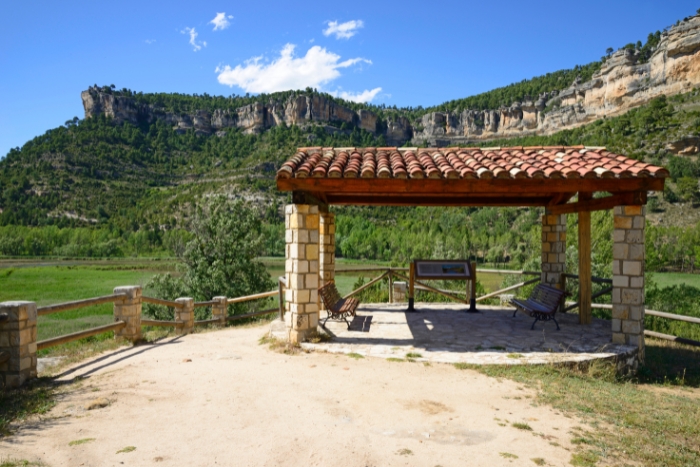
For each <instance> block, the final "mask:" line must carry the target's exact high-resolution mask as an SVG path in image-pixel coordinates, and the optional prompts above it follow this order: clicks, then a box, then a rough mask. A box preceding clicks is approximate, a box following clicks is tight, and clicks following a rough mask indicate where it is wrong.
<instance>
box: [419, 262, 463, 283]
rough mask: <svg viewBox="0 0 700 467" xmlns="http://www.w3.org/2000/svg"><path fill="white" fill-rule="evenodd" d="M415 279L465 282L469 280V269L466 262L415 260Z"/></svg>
mask: <svg viewBox="0 0 700 467" xmlns="http://www.w3.org/2000/svg"><path fill="white" fill-rule="evenodd" d="M415 263H416V266H415V267H416V278H417V279H438V280H450V279H455V280H467V279H471V277H472V273H471V267H470V265H469V262H467V261H436V260H416V262H415Z"/></svg>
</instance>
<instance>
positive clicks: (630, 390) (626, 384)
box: [455, 339, 700, 467]
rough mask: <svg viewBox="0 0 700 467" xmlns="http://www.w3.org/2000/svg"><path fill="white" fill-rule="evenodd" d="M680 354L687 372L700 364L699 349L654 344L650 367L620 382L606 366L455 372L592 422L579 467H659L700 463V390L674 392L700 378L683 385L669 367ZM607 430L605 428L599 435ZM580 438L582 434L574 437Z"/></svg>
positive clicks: (576, 457)
mask: <svg viewBox="0 0 700 467" xmlns="http://www.w3.org/2000/svg"><path fill="white" fill-rule="evenodd" d="M679 352H680V355H682V356H683V357H682V358H683V360H685V361H684V364H685V365H686V366H687V367H688V368H691V367H699V366H700V349H694V348H688V347H686V346H678V345H676V344H674V345H671V346H669V345H667V344H666V343H661V344H659V343H657V342H656V341H654V340H651V339H648V340H647V364H646V366H644V367H642V369H641V371H640V372H639V375H638V376H637V377H635V378H621V377H619V376H617V375H616V374H615V368H614V366H613V365H611V364H608V363H602V362H599V363H594V364H593V365H591V366H590V367H589V368H588V369H587V370H577V369H569V368H564V367H560V368H557V367H554V366H548V365H483V366H476V365H475V366H468V365H455V367H456V368H458V369H466V368H471V369H473V370H476V371H479V372H481V373H483V374H486V375H488V376H492V377H497V378H508V379H511V380H514V381H517V382H519V383H522V384H525V385H527V386H529V387H531V388H533V389H536V390H537V391H538V395H537V399H538V402H539V403H545V404H548V405H550V406H552V407H554V408H556V409H558V410H561V411H564V412H567V413H570V414H573V415H575V416H578V417H580V418H581V419H582V420H584V421H585V422H587V423H588V424H589V425H590V429H589V430H586V431H585V435H586V436H585V439H586V442H585V443H583V442H581V443H578V444H576V446H577V451H576V452H574V453H573V454H572V459H571V463H572V464H573V465H577V466H592V465H595V464H596V463H597V462H598V461H599V460H600V461H602V462H605V463H608V464H623V463H630V461H631V462H632V463H635V464H639V465H645V466H659V467H661V466H664V467H666V466H668V467H680V466H689V465H700V423H698V420H700V403H699V400H700V399H698V396H697V390H692V389H683V387H675V386H674V385H676V386H680V385H683V386H685V387H690V386H692V387H695V388H697V387H698V386H700V378H699V377H698V376H696V373H695V372H693V373H692V376H688V375H689V373H688V372H686V377H685V378H684V379H679V378H677V376H678V375H677V374H676V373H675V372H676V371H678V368H677V367H674V366H672V365H668V366H664V365H665V363H667V362H679V361H680V358H681V357H679V356H678V355H679ZM665 369H666V371H665ZM659 383H661V384H659ZM660 389H661V390H660ZM685 391H689V392H688V393H686V392H685ZM690 391H692V392H695V393H696V394H695V395H694V394H692V393H690ZM601 424H604V425H605V426H606V428H605V429H600V428H599V426H600V425H601ZM580 438H581V433H577V434H576V435H575V439H580Z"/></svg>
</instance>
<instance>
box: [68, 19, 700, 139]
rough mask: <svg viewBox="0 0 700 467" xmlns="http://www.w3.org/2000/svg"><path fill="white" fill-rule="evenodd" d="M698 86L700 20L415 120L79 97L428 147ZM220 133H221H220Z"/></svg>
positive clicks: (303, 102)
mask: <svg viewBox="0 0 700 467" xmlns="http://www.w3.org/2000/svg"><path fill="white" fill-rule="evenodd" d="M698 84H700V15H698V16H693V17H691V18H688V19H687V20H684V21H682V22H680V23H679V24H677V25H675V26H673V27H671V28H670V29H669V30H668V31H666V32H664V33H663V34H662V36H661V41H660V42H659V45H658V47H657V48H656V50H655V51H654V53H653V55H652V56H651V58H650V59H649V60H648V61H647V62H645V63H638V56H637V55H636V53H635V52H634V51H631V50H627V49H621V50H619V51H617V52H615V53H614V54H613V55H612V56H611V57H609V58H608V59H607V60H606V61H605V63H604V64H603V65H602V67H601V69H600V70H599V71H598V72H596V74H594V75H593V77H592V78H591V79H590V80H589V81H585V82H578V80H577V82H574V83H573V84H572V85H571V86H570V87H568V88H566V89H564V90H562V91H561V92H558V93H557V92H556V91H553V92H550V93H544V94H542V95H541V96H538V98H537V99H534V98H533V99H530V100H525V101H523V102H513V103H512V104H511V105H510V106H509V107H503V108H500V109H498V110H463V111H461V112H458V113H452V112H431V113H428V114H426V115H424V116H423V117H421V118H420V119H418V120H417V121H413V122H411V121H409V119H407V118H406V117H403V116H390V117H388V118H387V120H386V121H380V118H379V116H378V115H377V114H376V113H374V112H372V111H370V110H359V111H355V110H353V109H350V108H349V107H346V106H343V105H342V104H339V103H338V102H336V101H334V100H332V99H328V98H326V97H324V96H323V95H318V94H314V95H305V94H297V95H293V96H291V97H289V98H288V99H287V100H286V101H284V102H278V101H274V100H270V101H269V102H268V103H262V102H258V103H254V104H250V105H247V106H244V107H240V108H237V109H234V110H220V109H219V110H214V111H212V112H209V111H205V110H200V111H196V112H193V113H190V114H179V113H172V112H166V111H164V110H163V109H159V108H157V107H154V106H151V105H145V104H138V103H136V102H135V100H134V99H133V98H131V97H127V96H119V95H114V94H110V93H105V92H103V91H101V90H100V88H97V87H90V88H89V89H88V90H87V91H83V92H82V94H81V97H82V100H83V107H84V108H85V117H86V118H87V117H93V116H96V115H99V114H104V115H106V116H108V117H112V118H113V119H115V120H116V121H129V122H132V123H137V122H139V121H144V120H145V121H153V120H154V119H163V120H165V121H166V122H167V123H168V124H171V125H172V126H173V127H174V128H175V129H176V130H182V131H185V130H188V129H194V130H195V132H196V133H197V134H201V135H209V134H214V133H217V132H221V131H225V130H226V128H240V129H241V130H242V131H243V132H245V133H259V132H262V131H264V130H266V129H268V128H271V127H273V126H275V125H280V124H282V123H285V124H287V125H299V126H305V125H308V124H312V123H318V124H324V125H330V126H333V127H338V126H341V125H342V124H343V123H346V124H348V125H351V126H357V127H359V128H361V129H364V130H367V131H369V132H372V133H375V134H379V133H381V134H384V135H385V137H386V140H387V142H388V143H389V144H392V145H393V144H396V145H399V144H403V143H405V142H407V141H412V142H413V143H423V142H428V143H429V144H430V145H433V146H435V145H437V146H449V145H452V144H470V143H476V142H479V141H486V140H492V139H497V138H512V137H518V136H526V135H532V134H545V135H546V134H551V133H555V132H557V131H560V130H564V129H567V128H574V127H576V126H580V125H584V124H586V123H590V122H592V121H594V120H597V119H600V118H604V117H611V116H616V115H620V114H622V113H625V112H626V111H628V110H629V109H631V108H633V107H637V106H640V105H643V104H645V103H647V102H648V101H649V100H651V99H653V98H655V97H657V96H660V95H673V94H679V93H683V92H687V91H690V90H692V89H693V87H696V86H697V85H698ZM219 134H221V133H219Z"/></svg>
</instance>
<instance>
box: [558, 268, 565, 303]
mask: <svg viewBox="0 0 700 467" xmlns="http://www.w3.org/2000/svg"><path fill="white" fill-rule="evenodd" d="M559 290H563V291H564V294H566V274H562V275H561V276H560V277H559ZM565 308H566V295H564V300H562V301H561V303H560V304H559V310H557V311H558V312H559V313H566V311H564V310H565Z"/></svg>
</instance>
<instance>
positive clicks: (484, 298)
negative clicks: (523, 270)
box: [476, 277, 540, 302]
mask: <svg viewBox="0 0 700 467" xmlns="http://www.w3.org/2000/svg"><path fill="white" fill-rule="evenodd" d="M539 281H540V278H539V277H538V278H537V279H530V280H529V281H525V282H520V283H518V284H515V285H511V286H510V287H506V288H505V289H501V290H496V291H495V292H491V293H489V294H486V295H482V296H481V297H477V298H476V301H477V302H479V301H481V300H486V299H487V298H491V297H495V296H496V295H500V294H502V293H503V292H508V291H510V290H515V289H519V288H520V287H524V286H526V285H530V284H534V283H535V282H539Z"/></svg>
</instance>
